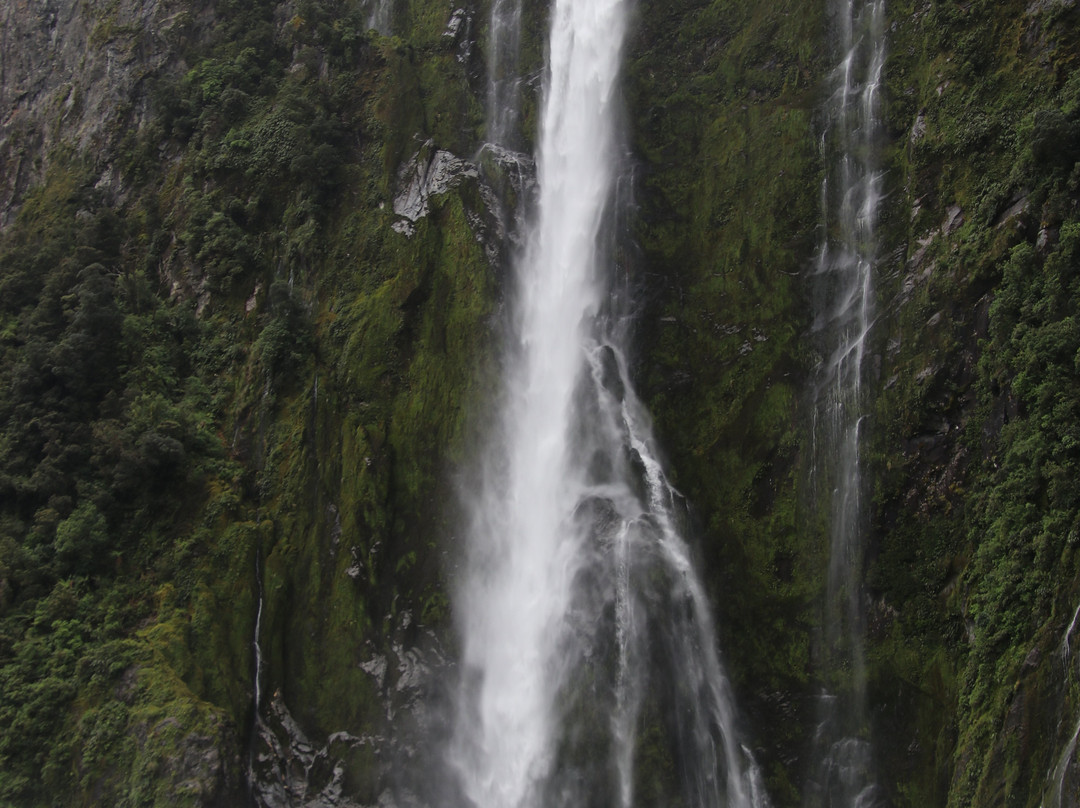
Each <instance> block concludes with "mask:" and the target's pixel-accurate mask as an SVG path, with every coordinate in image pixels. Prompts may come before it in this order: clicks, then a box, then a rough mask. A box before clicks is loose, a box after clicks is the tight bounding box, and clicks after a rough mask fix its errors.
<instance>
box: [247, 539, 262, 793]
mask: <svg viewBox="0 0 1080 808" xmlns="http://www.w3.org/2000/svg"><path fill="white" fill-rule="evenodd" d="M255 583H256V596H257V597H258V599H259V601H258V606H257V608H256V610H255V632H254V634H253V636H252V638H251V648H252V656H253V659H254V663H255V671H254V675H253V677H252V681H253V688H252V690H253V695H252V707H253V709H252V719H251V741H250V743H249V744H248V767H247V785H248V793H249V796H250V798H251V800H252V802H253V803H254V804H258V803H257V800H256V798H255V786H256V774H255V747H256V744H257V743H258V737H259V724H260V721H261V719H260V718H259V709H260V708H261V706H262V668H263V658H262V646H261V645H260V643H259V639H260V637H261V636H262V613H263V574H262V549H261V547H256V550H255Z"/></svg>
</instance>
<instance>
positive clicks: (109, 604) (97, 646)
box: [0, 0, 1080, 806]
mask: <svg viewBox="0 0 1080 808" xmlns="http://www.w3.org/2000/svg"><path fill="white" fill-rule="evenodd" d="M2 13H3V14H5V15H6V16H5V18H4V28H3V32H4V33H3V36H4V43H3V44H4V47H3V52H2V55H0V58H2V59H3V60H4V61H3V81H2V82H0V85H2V87H0V93H2V95H0V99H2V101H3V104H4V106H5V110H9V111H10V112H6V113H5V114H7V116H8V117H7V118H6V119H5V124H4V128H3V134H2V139H0V159H3V162H4V165H5V166H6V167H10V169H11V170H5V172H4V180H3V183H4V186H3V189H0V190H2V193H3V198H2V202H3V206H4V212H5V216H6V218H5V220H4V221H5V232H4V235H3V239H4V240H3V245H2V255H0V262H2V263H0V272H2V274H0V317H2V319H0V348H2V351H3V360H2V363H0V368H2V369H0V382H2V388H0V389H3V390H4V391H5V392H4V393H3V394H2V397H0V413H2V415H3V421H4V433H3V442H2V443H0V451H2V455H0V457H2V468H0V493H2V501H3V505H2V507H0V531H2V532H0V675H2V677H3V678H2V680H0V689H2V692H4V693H5V696H6V698H5V700H4V702H3V703H0V726H6V727H10V728H11V729H9V730H7V731H5V732H3V733H2V734H0V761H2V764H3V765H0V772H2V774H0V802H6V803H10V804H13V805H36V804H45V803H48V802H51V801H55V800H56V799H61V800H63V801H65V802H67V803H70V804H94V803H101V802H112V803H116V804H155V803H156V802H161V803H162V804H165V803H169V804H175V803H174V802H172V801H174V800H175V799H176V797H174V795H176V794H179V795H180V796H179V798H180V799H181V800H182V801H185V802H186V803H187V804H191V805H210V804H230V805H231V804H239V803H240V802H242V801H243V800H245V799H247V797H246V795H245V783H244V778H245V771H246V768H247V765H248V755H249V752H254V753H255V755H256V759H257V760H259V761H260V762H259V763H258V765H257V766H256V769H257V771H258V772H259V774H260V792H261V793H262V794H263V795H264V797H265V798H266V799H268V800H281V801H284V800H287V797H286V791H287V790H288V789H291V790H292V795H291V799H293V801H294V802H296V803H297V804H302V799H301V797H300V796H299V794H300V793H301V792H304V793H306V798H307V799H314V798H315V796H316V795H318V794H320V793H321V794H322V796H323V797H325V798H327V799H333V800H335V801H337V802H339V804H343V805H344V804H348V802H349V801H352V802H353V803H355V804H373V803H375V802H376V801H377V800H378V799H379V798H380V795H386V798H389V797H390V795H391V794H396V795H397V796H396V797H394V799H397V800H398V801H399V802H400V801H404V800H406V799H408V795H409V793H410V792H419V793H418V794H415V796H416V798H417V799H421V800H425V798H426V797H428V796H429V795H426V794H424V793H423V791H424V788H425V787H430V788H438V787H439V784H438V783H437V778H434V777H432V776H431V773H432V772H433V771H437V767H438V765H440V764H439V760H438V757H437V756H434V757H433V756H432V754H431V751H432V750H431V746H432V745H434V744H436V743H437V740H438V737H437V736H438V733H439V732H440V727H441V726H442V725H443V721H442V719H443V718H444V717H445V716H442V715H440V713H439V711H440V710H442V709H444V708H445V706H446V693H445V691H444V688H446V687H449V686H451V684H450V683H452V681H453V676H452V662H451V660H452V658H453V650H454V639H453V623H452V617H451V615H450V611H449V590H450V588H451V587H452V585H453V574H454V565H455V559H456V558H458V557H459V556H458V553H459V552H460V545H459V544H458V542H457V539H456V538H455V537H456V535H457V532H458V529H459V520H458V518H457V515H456V505H455V503H456V501H457V495H458V494H457V492H458V488H459V487H460V486H467V485H468V482H467V478H466V477H464V476H463V474H464V470H465V469H467V468H468V467H469V464H468V460H469V447H470V446H471V445H473V444H474V443H475V440H476V436H477V434H478V433H477V431H476V430H477V429H478V428H479V427H481V426H482V424H483V422H484V420H485V406H486V405H488V404H489V403H490V401H491V396H492V393H493V390H494V385H493V379H494V374H495V373H496V372H497V358H496V357H495V356H494V355H493V346H494V345H495V343H496V339H495V335H496V334H497V331H498V323H499V317H500V316H501V315H502V311H501V308H500V300H501V282H502V271H503V267H504V263H505V259H504V257H503V256H501V255H500V253H499V251H498V250H499V246H498V245H499V242H500V237H501V231H500V228H501V227H502V226H504V225H505V222H502V221H501V220H500V218H499V213H500V211H499V206H498V205H496V204H494V203H493V201H492V200H493V199H494V196H493V194H494V188H495V186H497V185H498V184H499V181H500V174H499V167H498V166H497V165H493V164H487V165H480V164H481V163H482V162H483V160H482V158H481V157H479V156H478V146H479V143H480V142H481V140H482V135H483V122H482V120H481V119H482V110H483V92H484V86H485V80H486V79H485V76H484V69H485V68H484V52H483V39H484V29H485V27H486V22H485V19H486V14H487V9H486V8H484V7H481V6H472V5H469V4H462V6H461V8H457V7H450V6H447V5H444V4H441V3H433V2H413V3H410V4H399V5H398V7H397V9H396V13H395V16H394V18H393V23H392V30H393V33H394V34H395V36H393V37H392V38H387V37H381V36H378V35H372V34H369V33H368V32H367V30H366V28H367V23H368V20H369V15H370V9H369V8H367V6H366V5H363V4H356V3H350V2H340V3H338V2H327V3H317V2H301V3H284V4H280V5H276V4H262V3H258V2H243V1H242V0H235V1H234V2H230V3H219V4H216V6H215V7H214V10H213V12H211V11H209V10H208V9H206V8H202V7H195V6H191V5H190V4H188V3H185V4H183V5H182V6H180V5H177V4H176V3H156V4H154V3H151V4H129V3H126V2H120V3H114V4H109V5H107V6H106V5H102V6H101V7H98V6H95V5H93V4H80V5H78V6H76V5H74V4H63V3H57V4H55V7H53V6H47V7H46V6H35V7H34V9H33V13H29V11H28V9H27V8H23V7H22V6H21V5H19V4H15V5H14V6H9V7H7V8H5V9H4V11H3V12H2ZM534 13H535V14H536V16H537V17H539V12H535V10H534ZM888 14H889V17H890V21H891V27H890V34H889V61H888V68H887V74H888V75H887V92H886V97H885V100H884V101H885V103H884V106H885V110H886V114H887V119H888V137H887V140H886V143H885V144H884V146H883V148H884V152H883V166H884V170H885V171H886V181H885V184H886V188H887V190H888V197H887V201H886V210H885V214H884V216H883V221H882V226H881V250H880V253H881V261H880V264H879V268H878V289H879V306H878V310H879V311H880V312H881V317H880V318H879V321H878V323H877V326H876V328H875V335H874V343H875V347H874V351H873V352H872V353H873V358H872V360H871V362H870V367H868V369H867V370H868V376H869V377H870V380H871V385H872V387H873V388H874V389H875V392H874V394H873V400H874V402H875V404H874V406H875V409H874V415H873V418H872V419H871V424H870V428H869V430H868V434H869V435H870V436H871V438H870V442H869V445H868V446H867V449H866V451H867V461H868V463H869V466H870V468H871V470H872V472H871V473H872V494H873V501H874V509H873V519H872V521H873V528H872V533H871V535H870V536H869V537H868V542H869V547H870V552H869V557H870V561H869V564H868V568H867V570H866V573H865V574H866V580H867V594H866V609H867V612H868V614H869V615H870V620H869V621H868V622H869V626H870V637H869V657H870V669H871V685H870V694H871V699H870V700H871V707H872V716H873V722H874V737H875V740H876V750H877V766H878V769H879V772H880V778H879V780H880V783H881V784H882V786H883V788H884V790H885V794H886V796H887V798H888V799H889V801H890V802H892V803H893V804H897V805H913V806H915V805H919V806H921V805H943V804H946V803H949V804H953V805H1006V804H1008V805H1038V804H1039V803H1040V799H1041V797H1042V794H1043V790H1044V788H1045V786H1046V783H1047V772H1049V771H1050V770H1051V769H1053V768H1054V766H1056V765H1057V763H1058V755H1059V754H1060V751H1061V750H1062V748H1063V747H1064V746H1066V745H1067V743H1068V740H1069V736H1070V734H1071V732H1072V730H1073V728H1074V725H1075V717H1074V716H1075V711H1076V710H1077V702H1076V698H1077V695H1076V681H1075V679H1076V676H1075V674H1073V673H1071V672H1070V671H1069V668H1068V667H1067V666H1065V667H1063V666H1062V664H1061V661H1060V660H1061V655H1060V646H1061V642H1062V637H1063V635H1064V634H1065V630H1066V628H1067V627H1068V625H1069V620H1070V618H1071V616H1072V614H1073V610H1074V609H1075V607H1076V603H1077V602H1080V594H1078V593H1077V592H1076V587H1075V581H1076V573H1077V569H1076V560H1075V559H1074V545H1075V534H1076V531H1077V530H1078V529H1080V527H1078V526H1077V522H1076V519H1077V504H1076V499H1075V495H1074V494H1073V493H1072V492H1073V491H1074V490H1075V484H1073V483H1072V480H1073V479H1075V466H1074V460H1073V454H1074V452H1075V448H1074V447H1075V441H1074V437H1073V434H1072V433H1073V431H1074V430H1075V424H1076V423H1078V422H1080V420H1078V419H1077V418H1076V417H1074V416H1075V412H1074V410H1075V408H1076V407H1077V406H1080V391H1078V390H1077V389H1076V375H1077V370H1076V367H1075V361H1074V359H1075V355H1076V351H1077V349H1078V348H1080V343H1076V339H1077V337H1076V332H1075V316H1076V314H1077V312H1076V301H1077V299H1078V298H1077V295H1078V294H1080V290H1077V289H1076V288H1074V287H1075V286H1076V281H1075V276H1076V266H1077V261H1078V260H1080V256H1078V255H1077V252H1076V251H1077V250H1078V249H1080V245H1078V244H1077V239H1078V238H1080V234H1078V232H1077V230H1076V219H1077V209H1076V202H1077V181H1076V177H1075V173H1076V172H1075V171H1074V165H1075V163H1076V160H1077V158H1078V157H1080V135H1078V120H1080V109H1078V105H1080V95H1078V93H1080V89H1078V88H1080V84H1078V83H1077V80H1076V79H1075V78H1072V76H1073V75H1074V71H1075V69H1076V58H1077V53H1076V47H1077V46H1076V42H1077V38H1076V36H1075V34H1076V25H1077V16H1076V15H1077V12H1076V9H1075V8H1074V6H1073V5H1072V4H1070V3H1066V2H1046V3H1035V4H1031V5H1025V4H1024V3H1013V2H1009V3H1001V4H989V3H982V2H973V3H970V4H966V5H958V4H954V3H937V4H934V3H927V4H919V3H901V2H896V3H892V4H890V6H889V8H888ZM638 17H639V19H638V20H637V25H636V34H635V37H634V39H633V41H632V42H631V44H630V47H629V50H628V54H627V60H628V61H627V67H626V79H625V86H626V100H627V109H628V119H629V120H628V123H629V127H630V131H631V145H632V149H633V152H634V155H635V158H636V161H635V165H636V174H635V188H636V199H637V203H638V212H637V217H636V220H635V221H634V222H633V223H632V225H631V227H632V232H633V237H634V241H635V243H636V244H637V245H638V250H639V252H637V254H635V255H632V256H629V257H628V260H627V263H628V264H629V265H630V266H632V267H633V269H634V271H635V273H636V275H637V277H638V278H639V279H640V281H639V282H640V284H641V288H642V294H641V299H642V307H641V315H640V325H639V330H638V338H637V346H638V355H637V358H636V360H635V367H636V373H637V375H638V377H639V379H640V383H641V390H642V394H643V396H644V397H645V398H646V399H647V401H648V403H649V405H650V408H651V410H652V412H653V414H654V416H655V418H656V422H657V428H658V432H659V434H660V436H661V439H662V441H663V444H664V447H665V449H666V451H667V452H668V454H669V460H670V463H671V466H672V469H673V473H674V476H675V482H676V484H677V485H678V487H679V489H680V491H681V492H682V493H683V494H685V495H686V497H687V499H688V501H689V502H690V503H691V506H692V508H693V510H694V513H695V514H696V516H697V518H698V532H697V539H698V543H699V547H700V555H701V557H702V560H703V561H704V563H705V566H706V569H707V571H708V583H709V587H710V591H711V592H712V595H713V599H714V602H715V606H716V609H717V612H718V615H719V619H718V626H719V631H720V634H721V636H720V646H721V648H722V649H723V653H724V655H725V661H726V664H727V665H728V668H729V670H730V671H731V674H732V676H733V680H734V685H735V689H736V692H737V694H738V696H739V699H740V706H741V708H742V712H743V721H744V723H745V725H746V728H747V731H748V735H749V737H750V738H751V739H752V745H753V747H754V751H755V754H756V756H757V757H758V759H759V760H760V761H762V762H763V763H764V765H765V769H766V775H767V778H768V785H769V788H770V794H771V796H772V798H773V800H774V802H775V803H776V804H777V805H795V804H799V803H800V801H801V794H802V791H803V788H804V783H805V781H806V777H807V776H808V770H809V766H810V765H811V764H810V762H809V760H808V754H809V739H810V738H811V736H812V732H813V725H814V721H815V720H816V714H815V710H814V704H815V698H816V696H817V694H818V692H819V691H820V690H821V689H822V688H824V687H828V686H829V685H830V683H835V682H836V681H839V680H840V679H842V678H843V676H844V672H843V671H828V670H823V669H822V668H821V666H820V664H819V662H820V648H819V646H818V643H819V642H820V640H819V636H818V635H819V627H820V613H821V605H820V604H821V599H822V597H823V587H824V570H825V566H826V564H827V552H828V540H827V529H826V525H825V523H824V520H825V518H826V515H827V511H828V509H827V506H824V505H823V504H822V503H820V502H818V501H817V500H816V497H815V493H816V492H814V491H812V490H811V489H810V488H809V486H808V485H807V483H806V479H807V470H808V468H807V467H808V463H809V462H810V460H809V456H808V451H809V448H808V447H809V437H808V418H809V416H808V413H809V403H810V402H809V401H808V393H807V390H808V384H809V381H810V379H811V377H812V373H813V368H814V364H815V362H816V361H817V360H818V357H817V352H818V351H819V348H818V346H816V345H815V343H814V340H813V339H812V338H811V337H810V336H809V327H810V318H811V314H810V312H809V311H808V301H809V288H808V273H809V269H810V266H811V264H812V260H813V254H814V250H815V247H816V244H817V241H818V233H817V228H818V227H819V226H820V212H819V210H818V206H819V198H818V191H819V187H820V178H821V172H822V170H823V169H822V155H821V154H820V152H819V148H818V133H819V132H818V130H819V128H820V125H821V123H820V120H819V117H818V115H819V113H818V110H819V109H820V107H821V103H822V100H823V99H822V97H821V93H822V86H823V77H824V74H825V71H827V70H828V69H829V67H830V65H831V64H832V57H831V56H830V54H829V53H828V49H827V48H826V47H824V45H823V43H825V42H827V41H828V37H829V20H828V19H827V16H826V15H825V13H824V8H822V7H821V4H820V3H812V4H811V3H806V2H801V1H800V2H795V0H787V1H782V2H780V3H778V4H772V5H770V6H769V7H763V6H761V5H760V4H753V3H742V2H704V0H701V1H700V2H697V1H695V0H676V1H675V2H668V3H651V2H647V3H642V4H641V5H640V7H639V9H638ZM541 42H542V21H541V20H540V19H530V20H529V21H528V25H527V32H526V44H525V54H524V60H525V63H526V65H528V66H529V69H530V70H532V69H535V67H536V66H537V64H538V62H539V59H540V50H541V44H540V43H541ZM530 109H531V107H530V106H528V105H527V108H526V110H525V120H526V123H525V126H526V128H529V127H531V126H533V125H534V122H532V113H531V112H530ZM410 188H411V189H412V190H411V193H410V191H409V189H410ZM421 213H422V214H423V215H420V214H421ZM1074 343H1076V344H1074ZM257 569H261V572H262V574H261V576H258V575H256V570H257ZM260 593H261V597H262V599H263V613H262V618H261V632H260V639H261V650H262V654H263V659H264V669H263V676H262V679H261V686H262V687H261V689H262V695H263V703H262V714H263V722H262V726H261V729H260V731H258V732H256V731H255V730H254V729H253V727H254V726H255V724H254V716H253V710H252V705H253V702H254V690H255V683H254V680H253V675H254V661H253V659H254V654H253V647H252V640H253V638H254V633H255V619H256V614H257V612H258V604H259V598H260ZM646 757H647V755H646ZM336 767H340V770H337V769H336ZM411 767H412V768H411ZM420 770H422V771H424V774H425V776H419V775H413V774H411V772H413V771H420ZM1066 774H1068V772H1066ZM656 776H667V775H664V774H663V773H662V772H660V773H658V774H657V775H656ZM1070 776H1071V775H1070ZM1069 782H1072V781H1071V780H1070V781H1069ZM1073 793H1074V794H1075V789H1074V791H1073ZM1071 799H1072V800H1073V802H1072V803H1070V802H1069V801H1068V800H1065V801H1063V802H1062V804H1074V803H1075V802H1076V797H1075V796H1073V797H1072V798H1071ZM428 801H430V800H428Z"/></svg>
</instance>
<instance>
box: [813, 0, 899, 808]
mask: <svg viewBox="0 0 1080 808" xmlns="http://www.w3.org/2000/svg"><path fill="white" fill-rule="evenodd" d="M832 12H833V13H832V30H833V31H834V35H835V37H836V40H837V44H838V48H837V50H838V52H839V55H840V57H841V58H840V62H839V64H838V65H837V66H836V68H835V69H834V70H833V72H832V74H831V76H830V91H831V94H830V97H829V99H828V102H827V110H826V112H827V118H826V120H827V124H826V130H825V132H824V133H823V135H822V140H821V145H822V151H823V156H824V158H825V164H826V174H825V179H824V180H823V182H822V188H821V207H822V216H823V236H822V240H821V248H820V252H819V255H818V261H817V271H816V274H815V283H814V296H815V301H816V308H815V311H816V320H815V326H814V328H815V331H816V332H817V333H818V335H819V337H820V340H821V344H823V346H824V353H825V354H826V358H825V360H824V361H823V362H822V364H821V367H820V370H819V373H818V382H817V383H818V387H817V394H816V406H815V423H814V443H815V467H814V475H815V477H816V478H817V479H815V484H816V485H817V486H819V488H818V490H820V491H823V492H825V491H827V492H828V494H827V496H828V497H829V500H830V510H829V537H830V556H829V569H828V582H827V588H826V604H825V619H824V636H823V645H824V647H823V650H822V657H823V661H824V663H825V666H826V668H827V669H829V670H830V671H833V672H835V671H844V673H845V678H846V679H847V680H846V681H839V682H836V684H835V686H836V687H838V689H839V690H840V692H839V693H827V694H825V695H823V696H822V702H821V712H820V724H819V727H818V731H817V737H816V738H815V745H816V750H817V752H816V757H817V760H818V761H819V763H818V771H817V772H815V773H814V774H813V775H812V777H813V778H814V781H813V782H812V783H811V787H810V788H809V789H808V790H807V802H808V803H809V804H811V805H824V806H834V807H837V808H838V807H839V806H860V808H864V807H865V806H870V805H873V804H874V803H875V802H876V796H875V793H876V790H877V789H876V786H875V784H874V780H873V764H872V747H871V745H870V737H869V736H870V731H869V720H868V716H867V712H866V694H865V690H866V671H865V659H864V650H863V643H864V636H863V635H864V631H865V626H864V617H863V612H864V603H863V595H862V568H863V547H862V543H863V537H864V535H865V532H866V530H865V523H866V513H865V508H864V505H863V496H864V491H863V487H864V485H863V480H862V476H861V472H860V461H859V453H860V443H861V438H862V435H861V432H862V429H863V425H864V420H865V414H866V404H865V400H864V398H865V397H864V392H863V385H862V382H863V364H864V361H863V360H864V354H865V350H866V340H867V335H868V333H869V331H870V328H871V326H872V324H873V317H874V297H873V270H874V262H875V250H876V246H877V244H876V238H875V226H876V222H877V209H878V201H879V199H880V196H881V189H880V174H879V172H878V169H877V166H876V163H875V159H876V148H875V145H876V139H877V137H878V132H879V129H880V124H879V120H878V106H879V99H878V96H879V91H880V85H881V77H882V70H883V67H884V63H885V5H884V2H883V0H839V2H835V3H834V6H833V9H832Z"/></svg>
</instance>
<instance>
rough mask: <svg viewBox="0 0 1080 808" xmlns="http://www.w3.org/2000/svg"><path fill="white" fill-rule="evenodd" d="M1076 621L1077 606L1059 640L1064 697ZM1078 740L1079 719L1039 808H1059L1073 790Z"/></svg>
mask: <svg viewBox="0 0 1080 808" xmlns="http://www.w3.org/2000/svg"><path fill="white" fill-rule="evenodd" d="M1078 621H1080V606H1077V607H1076V611H1074V612H1073V616H1072V620H1071V621H1070V623H1069V627H1068V628H1066V629H1065V635H1064V636H1063V637H1062V639H1061V664H1062V667H1063V668H1064V674H1065V685H1064V686H1065V689H1066V695H1068V687H1069V684H1070V683H1071V682H1073V681H1075V680H1074V679H1073V676H1072V665H1070V664H1069V660H1070V658H1071V656H1072V637H1073V633H1074V632H1075V631H1076V627H1077V622H1078ZM1078 740H1080V717H1078V718H1077V720H1076V725H1075V726H1074V727H1073V731H1072V735H1071V736H1070V737H1069V740H1068V742H1067V743H1066V744H1065V746H1064V747H1063V748H1062V750H1061V754H1060V755H1059V756H1058V759H1057V763H1056V764H1055V765H1054V768H1052V769H1051V770H1050V771H1049V772H1048V773H1047V776H1046V778H1047V780H1048V784H1047V787H1046V790H1045V792H1044V793H1043V799H1042V802H1041V803H1040V806H1041V808H1061V806H1062V798H1063V797H1066V796H1067V795H1068V794H1069V793H1070V792H1069V785H1070V784H1071V785H1072V786H1073V788H1074V789H1075V787H1076V778H1077V775H1076V763H1075V761H1074V759H1073V758H1074V756H1075V755H1076V744H1077V741H1078Z"/></svg>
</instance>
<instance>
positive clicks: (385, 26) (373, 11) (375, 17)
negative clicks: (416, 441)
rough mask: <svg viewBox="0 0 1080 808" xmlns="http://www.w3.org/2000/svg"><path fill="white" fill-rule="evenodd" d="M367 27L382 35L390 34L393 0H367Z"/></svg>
mask: <svg viewBox="0 0 1080 808" xmlns="http://www.w3.org/2000/svg"><path fill="white" fill-rule="evenodd" d="M366 8H367V27H368V28H369V29H371V30H373V31H377V32H378V33H379V34H381V35H382V36H390V34H391V22H392V20H393V17H394V0H367V6H366Z"/></svg>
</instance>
